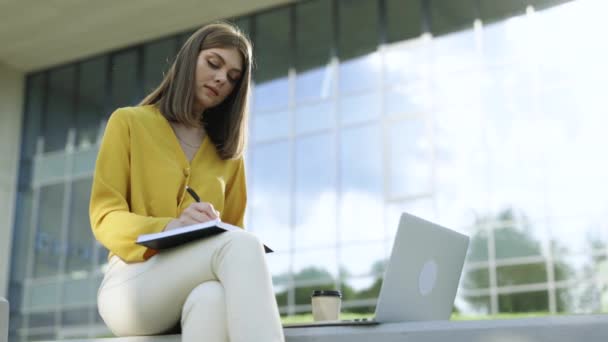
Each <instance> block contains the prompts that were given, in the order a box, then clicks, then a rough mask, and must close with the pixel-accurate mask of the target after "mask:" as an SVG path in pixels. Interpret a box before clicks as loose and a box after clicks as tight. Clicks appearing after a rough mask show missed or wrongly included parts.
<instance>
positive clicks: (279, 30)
mask: <svg viewBox="0 0 608 342" xmlns="http://www.w3.org/2000/svg"><path fill="white" fill-rule="evenodd" d="M289 34H290V25H289V8H281V9H278V10H274V11H271V12H266V13H264V14H260V15H258V16H256V19H255V42H254V45H253V46H254V49H255V56H256V57H257V68H256V69H255V81H256V83H264V82H266V81H269V80H272V79H275V78H279V77H284V76H286V75H287V68H288V67H289V54H290V51H291V46H290V45H291V44H290V35H289Z"/></svg>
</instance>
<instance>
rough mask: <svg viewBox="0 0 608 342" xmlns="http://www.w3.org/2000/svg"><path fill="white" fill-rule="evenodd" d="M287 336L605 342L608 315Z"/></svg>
mask: <svg viewBox="0 0 608 342" xmlns="http://www.w3.org/2000/svg"><path fill="white" fill-rule="evenodd" d="M180 337H181V336H180V335H166V336H138V337H123V338H106V339H96V340H93V339H91V340H86V339H82V340H71V341H72V342H76V341H82V342H84V341H88V342H180V341H181V338H180ZM285 337H286V341H287V342H304V341H314V342H330V341H331V342H363V341H365V342H367V341H374V342H397V341H399V342H403V341H416V342H439V341H449V342H458V341H467V342H469V341H471V342H482V341H483V342H507V341H509V342H541V341H543V342H544V341H550V342H566V341H567V342H571V341H585V342H596V341H597V342H600V341H601V342H605V341H607V340H608V315H573V316H547V317H536V318H522V319H507V320H487V321H485V320H484V321H436V322H411V323H389V324H381V325H377V326H363V327H322V328H321V327H318V328H287V329H285ZM201 342H205V341H201Z"/></svg>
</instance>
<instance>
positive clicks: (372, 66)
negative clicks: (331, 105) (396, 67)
mask: <svg viewBox="0 0 608 342" xmlns="http://www.w3.org/2000/svg"><path fill="white" fill-rule="evenodd" d="M381 75H382V59H381V58H380V55H379V54H378V53H372V54H368V55H365V56H361V57H358V58H355V59H351V60H349V61H346V62H342V63H340V93H351V92H356V91H363V90H372V91H377V90H378V89H379V88H380V76H381Z"/></svg>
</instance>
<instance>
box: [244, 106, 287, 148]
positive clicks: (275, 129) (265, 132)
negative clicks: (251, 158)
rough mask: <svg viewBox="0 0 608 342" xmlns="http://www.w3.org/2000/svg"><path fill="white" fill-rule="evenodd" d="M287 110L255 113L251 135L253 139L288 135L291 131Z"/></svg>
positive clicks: (269, 138) (260, 139) (259, 139)
mask: <svg viewBox="0 0 608 342" xmlns="http://www.w3.org/2000/svg"><path fill="white" fill-rule="evenodd" d="M289 121H290V120H289V112H284V111H280V112H273V113H255V114H254V115H253V136H254V137H255V141H264V140H271V139H277V138H285V137H288V136H289V134H290V132H291V127H290V122H289Z"/></svg>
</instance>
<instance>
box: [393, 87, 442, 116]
mask: <svg viewBox="0 0 608 342" xmlns="http://www.w3.org/2000/svg"><path fill="white" fill-rule="evenodd" d="M384 95H385V106H386V109H385V113H386V114H388V115H389V116H399V115H408V114H423V113H425V112H430V111H431V91H430V89H429V87H428V86H427V85H426V84H425V83H419V84H411V85H409V86H400V87H396V88H392V89H389V90H387V91H386V92H385V94H384Z"/></svg>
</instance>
